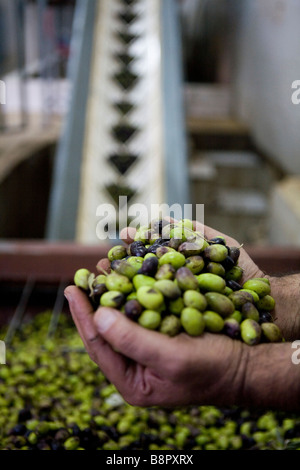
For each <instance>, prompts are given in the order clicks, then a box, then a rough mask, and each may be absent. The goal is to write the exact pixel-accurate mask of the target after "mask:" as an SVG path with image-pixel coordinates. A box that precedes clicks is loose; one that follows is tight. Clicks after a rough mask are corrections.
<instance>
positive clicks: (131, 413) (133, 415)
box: [0, 312, 300, 450]
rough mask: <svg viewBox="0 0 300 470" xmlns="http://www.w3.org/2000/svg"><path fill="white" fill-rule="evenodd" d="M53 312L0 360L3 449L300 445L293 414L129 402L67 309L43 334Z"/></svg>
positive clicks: (0, 445)
mask: <svg viewBox="0 0 300 470" xmlns="http://www.w3.org/2000/svg"><path fill="white" fill-rule="evenodd" d="M50 320H51V312H45V313H41V314H40V315H37V316H36V317H34V318H33V320H32V321H31V322H30V323H27V324H24V325H23V327H22V329H21V330H20V331H19V332H18V334H17V335H16V336H15V338H14V341H13V343H12V344H11V345H10V347H9V348H7V364H6V365H2V366H0V450H4V449H8V450H10V449H11V450H17V449H22V450H64V449H65V450H68V449H70V450H72V449H78V450H80V449H86V450H91V449H98V450H119V449H120V450H121V449H132V450H133V449H135V450H148V449H150V450H160V449H164V450H201V449H203V450H209V449H220V450H222V449H233V450H243V449H274V450H276V449H289V448H290V449H297V448H299V449H300V418H298V417H297V416H296V415H292V414H287V413H274V412H272V411H265V412H261V413H259V412H257V413H254V412H249V411H248V410H245V409H241V408H230V409H219V408H215V407H212V406H192V407H185V408H177V409H174V410H167V409H163V408H159V407H154V408H139V407H133V406H130V405H128V404H126V403H125V402H124V401H123V400H122V398H121V396H120V395H119V394H118V393H117V391H116V389H115V387H114V386H113V385H112V384H110V383H109V382H108V381H107V379H106V378H105V377H104V375H103V374H102V373H101V371H100V370H99V369H98V367H97V366H96V365H95V364H94V363H93V362H92V361H91V359H90V358H89V356H88V355H87V354H86V353H85V352H84V349H83V345H82V342H81V339H80V338H79V335H78V333H77V330H76V329H75V327H74V324H73V322H72V320H71V318H70V317H69V316H67V315H61V318H60V322H59V325H58V328H57V330H56V333H55V336H54V337H53V338H52V339H46V340H45V338H46V337H47V332H48V328H49V323H50ZM2 333H3V334H2ZM4 333H5V332H4V331H3V332H0V337H4V336H3V335H4Z"/></svg>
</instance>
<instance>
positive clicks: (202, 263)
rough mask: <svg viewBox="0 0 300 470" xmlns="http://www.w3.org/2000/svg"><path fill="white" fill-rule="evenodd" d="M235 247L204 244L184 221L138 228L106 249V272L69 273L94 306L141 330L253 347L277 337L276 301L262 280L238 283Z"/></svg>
mask: <svg viewBox="0 0 300 470" xmlns="http://www.w3.org/2000/svg"><path fill="white" fill-rule="evenodd" d="M239 256H240V248H239V247H235V246H233V247H229V246H227V243H226V239H225V238H224V237H221V236H219V237H216V238H212V239H210V240H208V239H206V238H205V237H204V235H203V234H202V233H200V232H198V231H196V230H194V228H193V223H192V222H191V221H190V220H187V219H184V220H181V221H179V222H174V223H168V222H165V221H162V220H160V221H157V222H153V223H151V224H150V225H149V226H147V227H140V228H139V229H138V230H137V232H136V235H135V239H134V241H133V242H132V243H131V244H130V245H129V246H128V248H126V247H125V246H122V245H117V246H114V247H112V248H111V249H110V251H109V252H108V259H109V261H110V267H111V271H110V273H105V274H104V273H102V274H99V275H95V274H93V273H91V272H90V271H89V270H87V269H79V270H78V271H77V272H76V273H75V277H74V282H75V284H76V285H77V286H78V287H80V288H81V289H83V290H84V291H85V292H86V293H87V295H89V298H90V300H91V302H92V304H93V306H94V307H95V308H97V307H98V306H99V305H101V306H106V307H112V308H117V309H119V310H120V311H121V312H123V313H124V315H126V316H127V317H128V318H129V319H131V320H132V321H135V322H138V323H139V324H140V325H141V326H143V327H145V328H148V329H151V330H157V331H160V332H161V333H163V334H167V335H169V336H176V335H177V334H179V333H181V332H185V333H187V334H188V335H190V336H200V335H202V334H203V332H204V331H208V332H211V333H222V334H225V335H227V336H229V337H231V338H232V339H238V340H241V341H243V342H245V343H246V344H248V345H250V346H252V345H256V344H258V343H260V342H280V341H283V337H282V334H281V331H280V329H279V328H278V326H277V325H276V324H275V323H274V321H273V317H272V314H271V312H272V311H273V310H274V307H275V300H274V298H273V297H272V296H271V287H270V282H269V280H268V279H267V278H264V277H262V278H253V279H248V280H247V281H246V282H245V283H243V284H241V283H240V281H241V279H242V276H243V269H242V268H241V267H240V266H239Z"/></svg>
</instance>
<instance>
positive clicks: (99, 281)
mask: <svg viewBox="0 0 300 470" xmlns="http://www.w3.org/2000/svg"><path fill="white" fill-rule="evenodd" d="M105 282H106V276H105V274H98V276H96V277H95V279H94V281H93V286H97V285H98V284H105Z"/></svg>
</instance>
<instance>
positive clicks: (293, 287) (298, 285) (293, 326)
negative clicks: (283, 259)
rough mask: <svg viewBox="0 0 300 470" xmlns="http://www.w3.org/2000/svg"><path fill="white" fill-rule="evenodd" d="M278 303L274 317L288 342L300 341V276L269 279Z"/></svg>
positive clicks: (293, 275) (292, 275)
mask: <svg viewBox="0 0 300 470" xmlns="http://www.w3.org/2000/svg"><path fill="white" fill-rule="evenodd" d="M269 280H270V283H271V294H272V296H273V297H274V299H275V301H276V306H275V310H274V312H273V316H274V318H275V322H276V324H277V325H278V326H279V327H280V329H281V330H282V332H283V335H284V338H285V339H286V340H287V341H293V340H295V339H300V274H291V275H288V276H283V277H269Z"/></svg>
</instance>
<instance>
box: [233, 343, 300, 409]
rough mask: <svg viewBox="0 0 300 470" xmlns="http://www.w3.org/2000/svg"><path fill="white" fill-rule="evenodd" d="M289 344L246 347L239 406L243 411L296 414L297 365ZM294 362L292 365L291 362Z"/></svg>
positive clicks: (299, 387) (299, 403)
mask: <svg viewBox="0 0 300 470" xmlns="http://www.w3.org/2000/svg"><path fill="white" fill-rule="evenodd" d="M294 352H295V350H294V349H292V347H291V343H278V344H261V345H258V346H255V347H247V354H246V355H245V362H244V364H241V365H242V366H243V372H242V374H243V380H242V383H243V386H242V387H241V396H240V400H239V401H240V403H241V404H242V405H244V406H247V407H255V408H262V409H263V408H268V409H275V410H284V411H299V410H300V364H294V363H293V360H292V355H293V353H294ZM294 362H295V361H294Z"/></svg>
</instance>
